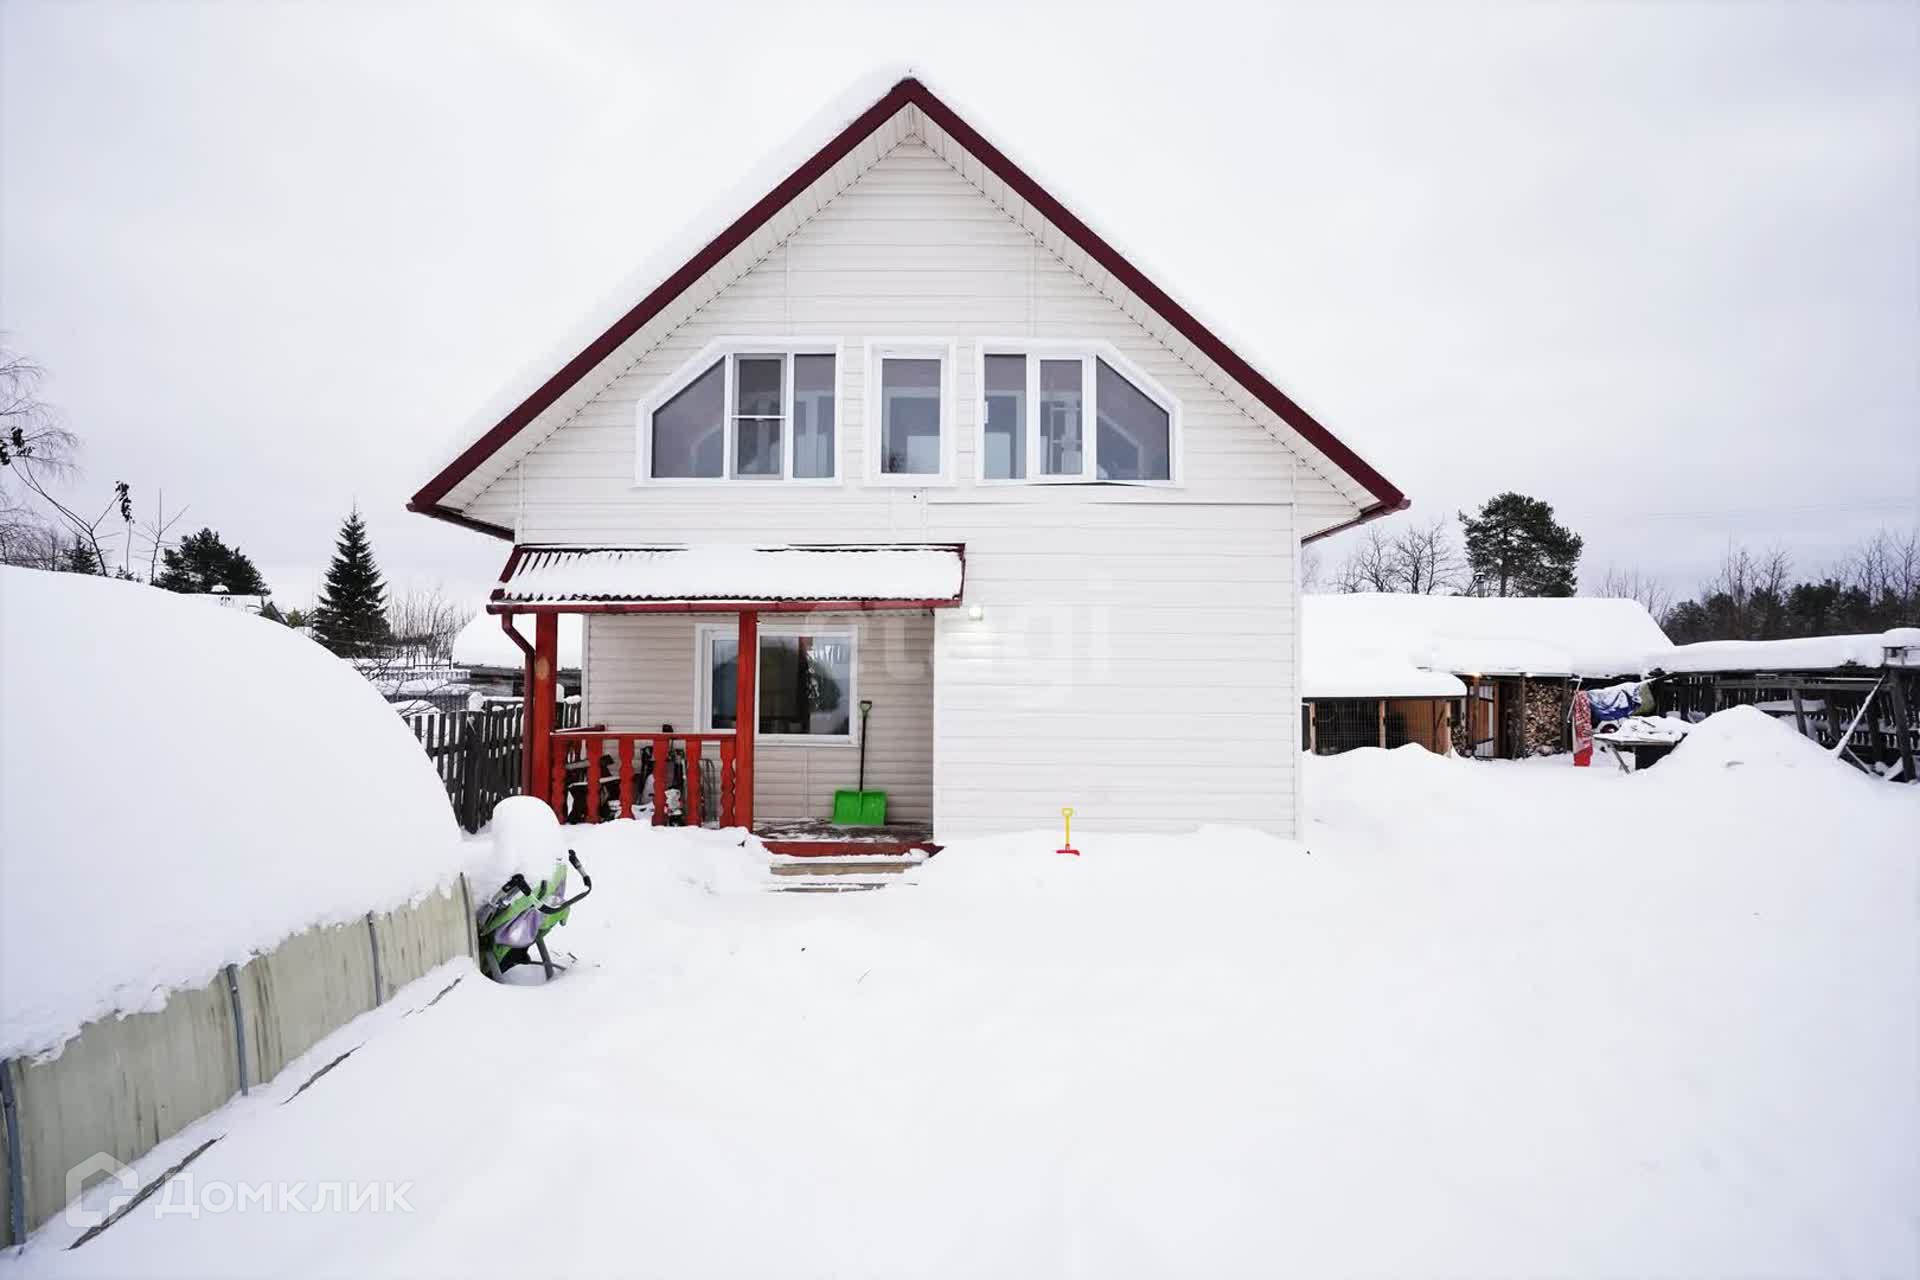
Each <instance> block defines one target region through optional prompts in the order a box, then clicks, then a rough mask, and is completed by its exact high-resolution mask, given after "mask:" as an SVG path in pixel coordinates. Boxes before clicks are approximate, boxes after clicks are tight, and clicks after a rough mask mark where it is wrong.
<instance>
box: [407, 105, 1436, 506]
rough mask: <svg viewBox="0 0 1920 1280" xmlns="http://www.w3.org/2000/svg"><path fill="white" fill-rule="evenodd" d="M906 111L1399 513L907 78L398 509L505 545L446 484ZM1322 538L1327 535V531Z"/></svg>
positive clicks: (1271, 391)
mask: <svg viewBox="0 0 1920 1280" xmlns="http://www.w3.org/2000/svg"><path fill="white" fill-rule="evenodd" d="M907 106H914V107H918V108H919V109H920V110H921V111H922V112H924V113H925V114H926V116H927V118H928V119H929V120H931V121H933V122H934V123H935V124H937V125H939V126H940V128H942V129H944V130H945V131H946V132H947V133H948V134H949V135H950V136H951V137H952V138H953V139H954V141H956V142H958V143H959V144H960V145H961V146H963V147H965V148H966V149H967V150H968V151H969V152H971V153H972V154H973V155H974V156H975V157H976V158H977V159H979V161H980V162H981V163H982V164H984V165H985V166H986V167H987V168H988V169H990V170H991V171H992V172H993V173H994V175H995V176H996V177H998V178H999V179H1000V180H1001V181H1002V182H1004V183H1006V184H1007V187H1008V188H1009V189H1010V190H1012V191H1014V192H1015V193H1016V194H1018V195H1019V196H1020V198H1021V199H1023V200H1025V201H1026V202H1027V203H1028V204H1030V205H1032V206H1033V207H1034V208H1035V209H1037V210H1039V211H1040V213H1041V214H1042V215H1044V216H1045V217H1046V218H1047V220H1048V221H1050V222H1052V223H1053V224H1054V225H1055V226H1056V227H1058V228H1060V230H1061V232H1062V233H1063V234H1064V235H1066V236H1067V238H1068V239H1070V240H1072V241H1073V242H1074V243H1075V244H1076V245H1078V246H1079V247H1080V249H1081V250H1082V251H1083V252H1085V253H1086V254H1087V256H1088V257H1090V258H1092V259H1093V260H1094V261H1095V262H1097V263H1099V264H1100V266H1101V267H1102V268H1103V269H1105V270H1106V271H1107V273H1108V274H1110V275H1112V276H1113V277H1114V278H1115V279H1117V280H1119V281H1120V282H1121V283H1122V284H1124V285H1125V286H1126V287H1127V288H1128V289H1130V290H1132V291H1133V292H1134V293H1135V294H1136V295H1138V296H1139V298H1140V300H1141V301H1142V302H1144V303H1146V304H1147V305H1148V306H1149V307H1151V308H1153V310H1154V311H1156V312H1158V313H1159V314H1160V315H1161V316H1162V317H1164V318H1165V319H1166V320H1167V321H1168V322H1169V323H1171V324H1172V325H1173V327H1174V329H1175V330H1176V331H1177V332H1179V333H1180V335H1181V336H1182V337H1184V338H1186V339H1187V341H1189V342H1191V343H1193V345H1194V346H1195V347H1197V348H1198V349H1199V350H1200V351H1201V352H1203V353H1204V354H1205V355H1206V356H1207V358H1208V359H1210V360H1212V361H1213V362H1214V363H1216V364H1218V365H1219V366H1220V367H1221V368H1222V369H1224V370H1226V372H1227V374H1228V375H1229V376H1230V377H1232V378H1233V379H1234V381H1236V382H1238V383H1239V384H1240V385H1241V386H1243V387H1245V388H1246V389H1247V390H1248V391H1249V392H1251V393H1252V394H1253V395H1254V397H1255V398H1256V399H1258V400H1259V401H1260V402H1261V403H1262V404H1264V405H1266V406H1267V407H1268V408H1269V409H1271V410H1273V412H1274V413H1275V414H1277V415H1278V416H1279V418H1280V419H1281V421H1283V422H1285V423H1286V424H1287V425H1288V426H1290V427H1292V428H1293V429H1294V430H1295V431H1297V432H1299V433H1300V434H1301V436H1303V437H1304V438H1305V439H1306V440H1307V441H1308V442H1309V443H1310V444H1312V445H1313V446H1314V447H1315V448H1316V449H1318V450H1319V451H1320V452H1321V453H1323V454H1325V455H1326V457H1327V458H1328V460H1329V461H1331V462H1332V463H1333V464H1334V465H1335V466H1337V467H1339V468H1340V469H1341V470H1342V471H1344V472H1346V473H1347V474H1348V475H1349V476H1351V477H1353V479H1354V480H1356V481H1358V482H1359V484H1360V485H1361V487H1362V488H1364V489H1366V490H1367V492H1369V493H1371V494H1372V495H1373V496H1374V498H1375V499H1376V500H1377V501H1376V502H1375V503H1374V505H1372V506H1370V507H1367V508H1366V509H1365V510H1363V511H1362V512H1361V513H1360V516H1359V517H1358V519H1356V520H1355V521H1353V522H1352V523H1354V524H1358V523H1361V522H1362V521H1366V520H1370V519H1372V518H1374V517H1375V516H1378V515H1385V514H1386V513H1388V512H1390V511H1398V510H1401V509H1403V508H1404V507H1405V506H1406V505H1407V499H1406V496H1405V495H1404V494H1402V493H1401V492H1400V490H1399V489H1397V488H1395V487H1394V486H1393V485H1392V484H1391V483H1390V482H1388V480H1387V479H1386V477H1384V476H1382V475H1381V474H1380V473H1379V472H1378V471H1375V470H1374V469H1373V468H1372V467H1370V466H1368V465H1367V463H1366V462H1365V461H1364V460H1363V459H1362V458H1361V457H1360V456H1359V455H1358V454H1356V453H1355V452H1354V451H1353V450H1351V449H1349V448H1348V447H1347V446H1346V445H1345V444H1343V443H1341V442H1340V440H1339V439H1338V438H1337V437H1336V436H1335V435H1334V434H1333V433H1332V432H1331V431H1329V430H1327V429H1326V428H1325V427H1323V426H1321V425H1320V423H1319V422H1317V421H1316V420H1315V419H1314V417H1313V415H1312V414H1310V413H1308V412H1307V411H1306V410H1305V409H1302V408H1301V407H1300V406H1299V405H1297V404H1295V403H1294V402H1293V401H1292V400H1291V399H1290V398H1289V397H1288V396H1287V395H1286V393H1285V392H1283V391H1281V390H1280V388H1278V387H1276V386H1274V385H1273V383H1272V382H1270V381H1268V380H1267V378H1266V377H1265V376H1264V375H1263V374H1261V373H1260V371H1259V370H1257V369H1255V368H1254V367H1253V366H1252V365H1251V364H1249V363H1248V362H1247V361H1246V360H1245V359H1244V358H1242V357H1241V356H1240V354H1239V353H1238V352H1236V351H1234V350H1233V348H1231V347H1229V346H1228V345H1227V344H1226V342H1225V341H1224V340H1222V339H1221V338H1220V337H1218V336H1217V335H1216V334H1214V333H1213V331H1212V330H1210V329H1208V328H1207V327H1206V326H1205V325H1203V324H1201V323H1200V321H1199V320H1198V319H1197V318H1196V317H1195V316H1194V315H1193V314H1192V313H1191V312H1189V311H1188V310H1187V309H1186V308H1185V307H1182V306H1181V305H1180V304H1179V303H1177V302H1175V301H1174V300H1173V298H1172V297H1171V296H1170V295H1168V294H1167V292H1166V291H1165V290H1163V289H1162V288H1160V286H1159V285H1157V284H1155V283H1154V282H1153V281H1152V280H1149V279H1148V278H1147V276H1146V274H1145V273H1144V272H1142V271H1141V270H1140V269H1139V268H1138V267H1136V266H1134V265H1133V263H1131V262H1129V261H1128V260H1127V259H1126V257H1125V256H1124V255H1122V254H1121V253H1120V251H1119V250H1118V249H1115V248H1114V247H1113V246H1112V245H1110V244H1108V243H1107V242H1106V241H1105V240H1103V239H1101V238H1100V236H1099V235H1097V234H1096V233H1095V232H1094V230H1093V229H1092V228H1091V227H1089V226H1088V225H1087V224H1086V223H1084V222H1082V221H1081V220H1080V219H1079V218H1077V217H1075V216H1074V215H1073V214H1072V213H1071V212H1070V211H1069V210H1068V209H1067V207H1066V206H1065V205H1063V204H1061V203H1060V202H1059V201H1058V200H1056V199H1055V198H1054V197H1053V196H1052V195H1051V194H1049V193H1048V192H1047V190H1046V188H1044V187H1042V186H1041V185H1040V184H1039V182H1037V181H1035V180H1034V179H1033V178H1032V177H1030V176H1029V175H1028V174H1027V173H1026V171H1025V170H1023V169H1021V168H1020V166H1018V165H1016V164H1015V163H1014V162H1013V161H1012V160H1010V159H1009V158H1008V157H1007V156H1006V155H1005V154H1004V153H1003V152H1002V151H1001V150H1000V149H999V148H998V147H996V146H994V145H993V144H992V143H991V142H988V141H987V140H986V139H985V138H984V137H982V136H981V135H980V133H979V132H978V131H977V130H975V129H974V128H973V126H972V125H970V124H968V123H967V122H966V121H965V120H962V119H961V118H960V117H959V116H958V115H957V114H956V113H955V112H954V110H953V108H951V107H949V106H948V105H947V104H946V103H945V102H942V101H941V100H940V99H939V98H938V97H936V96H934V93H933V91H932V90H930V89H928V88H927V87H926V86H925V85H924V84H922V83H920V81H918V80H916V79H914V78H912V77H908V78H906V79H904V80H901V81H900V82H899V83H897V84H895V85H894V86H893V88H891V89H889V90H888V91H887V92H886V94H885V95H884V96H882V97H881V99H880V100H879V101H878V102H876V103H874V104H873V105H872V106H871V107H868V108H867V109H866V110H865V111H863V112H861V113H860V115H859V116H858V117H857V118H856V119H855V120H854V121H853V123H851V124H849V125H848V126H847V127H846V128H844V129H842V130H841V131H840V132H839V133H837V134H835V135H834V136H833V138H832V139H831V140H829V141H828V142H827V144H826V145H825V146H823V147H821V148H820V150H818V151H816V152H815V153H814V154H813V155H812V156H810V157H809V158H808V159H807V160H806V161H805V163H803V164H801V165H800V167H799V168H797V169H795V170H794V171H793V172H792V173H790V174H788V175H787V177H786V178H785V179H784V180H783V181H781V182H780V184H779V185H778V186H776V187H774V189H773V190H771V191H769V192H768V193H767V194H766V195H764V196H762V197H761V198H760V199H759V200H758V201H756V202H755V204H754V205H753V207H752V208H751V209H748V210H747V211H746V212H745V213H743V214H741V215H740V216H739V217H738V218H736V219H734V221H733V222H732V223H731V224H730V225H729V226H728V227H727V228H726V229H725V230H724V231H722V232H721V233H720V234H719V235H717V236H715V237H714V238H713V239H712V240H710V241H709V242H708V243H707V244H706V246H705V247H703V248H702V249H701V250H700V251H699V252H698V253H696V254H694V255H693V257H691V258H689V259H688V260H687V261H686V263H685V264H684V265H683V266H681V267H680V269H679V270H677V271H675V272H674V273H673V274H672V275H670V276H668V277H667V278H666V279H665V280H663V281H661V282H660V283H659V284H658V285H656V286H655V287H654V288H653V289H652V290H651V291H650V292H649V293H648V294H647V296H646V297H644V298H642V299H641V300H640V301H639V302H638V303H636V304H635V305H634V306H633V308H632V309H631V310H629V311H628V312H627V313H626V314H625V315H623V316H621V317H620V318H619V319H618V320H616V321H614V323H613V325H612V327H611V328H609V329H608V330H607V331H606V332H605V333H603V334H601V335H600V336H599V337H598V338H595V339H594V340H593V341H592V342H591V343H589V344H588V345H587V346H586V348H585V349H584V350H582V351H581V352H580V354H578V355H576V356H575V357H574V358H573V359H571V360H569V361H567V363H566V364H565V365H564V366H562V367H561V369H560V371H559V372H558V373H556V374H554V375H553V376H552V377H551V378H548V379H547V380H546V381H545V382H543V383H541V384H540V387H539V388H538V389H537V390H536V391H534V393H533V394H532V395H530V396H528V397H527V398H526V399H525V400H523V401H521V402H520V404H519V405H518V406H516V407H515V408H514V409H513V411H512V412H510V413H508V414H507V416H506V417H504V418H502V419H501V420H500V421H499V422H498V423H496V424H495V425H494V426H493V427H492V428H491V429H490V430H488V431H487V433H486V434H485V435H483V436H481V437H480V438H479V439H478V440H476V441H474V442H473V443H472V444H471V445H469V446H468V447H467V448H466V449H465V450H463V451H462V452H461V454H460V456H459V457H457V458H455V459H454V460H453V461H452V462H450V463H448V464H447V465H446V467H444V468H443V469H442V470H441V471H440V473H439V474H438V475H436V476H434V477H433V479H431V480H429V481H428V482H427V483H426V485H425V486H424V487H422V488H421V490H420V491H419V492H418V493H416V494H414V495H413V499H412V500H411V501H410V502H408V503H407V509H408V510H409V511H417V512H420V513H421V514H423V515H429V516H433V517H434V518H436V519H440V520H450V521H452V522H453V523H455V524H459V525H462V526H463V527H466V528H473V529H478V530H480V531H482V532H485V533H491V534H493V535H494V536H496V537H502V538H507V537H511V536H512V535H511V534H510V533H509V532H508V531H507V530H504V529H501V528H500V527H499V526H497V525H490V524H486V523H484V522H482V521H478V520H473V519H470V518H468V517H466V516H463V515H461V514H460V513H459V512H457V511H454V510H453V509H452V508H450V507H446V506H443V505H442V504H441V499H443V498H445V497H446V496H447V494H448V493H450V492H452V490H453V487H454V486H455V485H457V484H459V483H460V482H461V481H462V480H464V479H465V478H466V477H467V476H469V475H470V474H472V473H473V472H474V471H475V470H476V469H477V468H478V467H479V466H480V465H481V464H482V463H484V462H485V461H486V460H487V459H488V458H490V457H492V456H493V454H494V453H496V452H498V451H499V450H500V449H501V448H503V447H505V445H506V444H507V442H508V441H510V440H512V439H513V437H514V436H516V435H518V434H519V433H520V432H521V430H523V429H524V428H525V427H526V426H527V425H528V424H529V423H531V422H532V421H533V420H534V419H535V418H537V417H538V416H539V415H540V414H541V413H542V412H544V411H545V410H546V409H547V408H548V406H550V405H552V404H553V403H554V402H555V401H556V400H558V399H559V398H560V397H561V396H562V395H564V394H565V393H566V391H567V390H568V388H570V387H572V386H573V385H574V384H575V383H577V382H579V381H580V380H581V379H582V378H584V377H586V376H587V374H588V373H590V372H592V370H593V369H594V367H595V366H597V365H599V364H600V362H601V361H603V360H605V359H606V358H607V357H608V356H610V355H612V354H613V353H614V352H615V351H617V350H618V349H619V348H620V345H621V344H622V343H624V342H626V341H627V339H629V338H631V337H632V336H633V335H634V334H636V333H638V332H639V331H640V330H641V328H642V327H644V326H645V325H646V324H647V322H648V321H650V320H652V319H653V318H654V317H655V316H657V315H659V314H660V312H662V311H663V310H665V309H666V308H667V307H668V306H669V305H670V304H671V303H672V302H673V300H674V299H675V298H678V297H679V296H680V295H681V294H682V293H684V292H686V291H687V289H689V288H691V287H692V286H693V284H694V283H695V282H696V281H698V280H699V279H700V277H702V276H704V275H705V274H706V273H707V272H708V271H710V270H712V269H713V267H714V266H716V265H717V264H718V263H719V262H720V261H721V260H722V259H723V258H725V257H726V256H727V255H728V254H729V253H732V252H733V251H734V250H735V249H737V248H739V247H740V246H741V245H742V244H744V243H746V241H747V240H748V239H749V238H750V237H751V236H752V235H753V234H754V232H756V231H758V230H759V229H760V228H761V227H763V226H765V225H766V224H767V222H769V221H770V220H771V219H772V218H773V217H774V215H775V214H777V213H778V212H779V211H780V210H781V209H783V208H785V207H786V206H787V205H788V204H789V203H791V202H792V200H793V199H794V198H795V197H796V196H798V195H799V194H800V193H801V192H802V191H804V190H806V189H807V188H808V187H809V186H811V185H813V183H814V182H815V181H817V180H818V179H819V178H820V177H821V176H822V175H823V174H825V173H826V172H827V171H828V170H830V169H832V168H833V167H834V166H835V165H837V164H839V163H840V162H841V161H842V160H844V159H846V158H847V156H848V155H850V154H852V152H853V150H854V148H856V147H858V146H859V145H860V144H861V143H862V142H863V141H865V140H866V139H867V137H868V136H870V135H871V134H872V133H873V132H874V131H875V130H877V129H878V128H879V127H880V126H881V125H883V124H885V123H886V122H887V121H888V120H889V119H891V118H892V117H893V116H894V115H895V114H896V113H897V112H899V111H900V110H901V109H902V108H904V107H907ZM1342 527H1348V526H1342ZM1329 532H1332V531H1331V530H1329Z"/></svg>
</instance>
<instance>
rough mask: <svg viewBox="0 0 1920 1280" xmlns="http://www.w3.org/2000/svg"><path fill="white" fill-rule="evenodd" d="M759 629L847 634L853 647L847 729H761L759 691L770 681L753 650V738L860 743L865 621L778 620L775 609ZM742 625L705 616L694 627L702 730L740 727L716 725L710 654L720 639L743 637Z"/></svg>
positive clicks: (762, 632)
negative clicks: (816, 622) (815, 623)
mask: <svg viewBox="0 0 1920 1280" xmlns="http://www.w3.org/2000/svg"><path fill="white" fill-rule="evenodd" d="M758 635H759V636H762V637H768V636H822V637H824V636H832V637H834V638H835V639H841V638H844V639H845V640H846V642H847V647H848V649H849V650H850V651H851V658H850V660H849V661H848V663H847V707H848V711H847V731H846V732H845V733H762V732H760V695H761V691H762V690H763V689H765V687H766V682H765V681H764V680H763V679H762V676H763V675H764V672H763V671H762V669H761V661H760V654H759V653H758V652H755V654H754V655H753V663H754V665H753V728H754V734H753V740H754V743H755V745H756V746H757V745H758V744H760V743H763V742H765V743H771V744H772V745H774V746H776V747H848V746H858V745H859V744H860V627H859V625H858V624H857V623H853V622H830V623H827V624H825V625H823V626H809V625H808V624H807V623H805V622H773V621H770V615H767V614H762V615H761V618H760V627H759V631H758ZM739 638H740V629H739V625H738V624H737V623H731V622H703V623H700V624H698V625H697V626H696V627H695V628H694V642H693V686H694V694H693V700H694V719H695V721H696V722H697V723H698V725H699V729H698V732H700V733H718V734H728V733H735V732H738V730H736V729H715V728H713V727H712V726H713V694H712V685H713V681H712V667H711V662H710V655H711V653H712V647H713V641H714V640H715V639H724V640H738V639H739ZM756 643H757V641H756Z"/></svg>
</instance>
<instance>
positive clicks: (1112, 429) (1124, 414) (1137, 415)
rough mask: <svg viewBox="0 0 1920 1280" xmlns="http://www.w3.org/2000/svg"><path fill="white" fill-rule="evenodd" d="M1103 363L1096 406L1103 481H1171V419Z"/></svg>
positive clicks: (1096, 391)
mask: <svg viewBox="0 0 1920 1280" xmlns="http://www.w3.org/2000/svg"><path fill="white" fill-rule="evenodd" d="M1099 363H1100V368H1099V370H1098V373H1097V378H1098V381H1097V382H1096V383H1095V384H1094V402H1095V404H1096V405H1097V406H1098V407H1099V412H1100V428H1099V429H1100V450H1099V458H1100V478H1101V479H1102V480H1168V479H1171V478H1172V477H1173V453H1172V429H1173V419H1172V417H1171V415H1169V414H1168V413H1167V411H1166V410H1165V409H1162V408H1161V407H1160V406H1159V405H1158V404H1156V403H1155V402H1154V401H1153V400H1151V399H1149V398H1148V397H1147V394H1146V392H1144V391H1142V390H1140V388H1138V387H1136V386H1134V385H1133V384H1132V383H1131V382H1128V381H1127V380H1126V379H1125V378H1123V377H1121V376H1120V375H1119V374H1118V373H1116V372H1114V370H1113V369H1112V367H1111V366H1109V365H1108V364H1107V362H1106V361H1105V360H1102V361H1100V362H1099Z"/></svg>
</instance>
